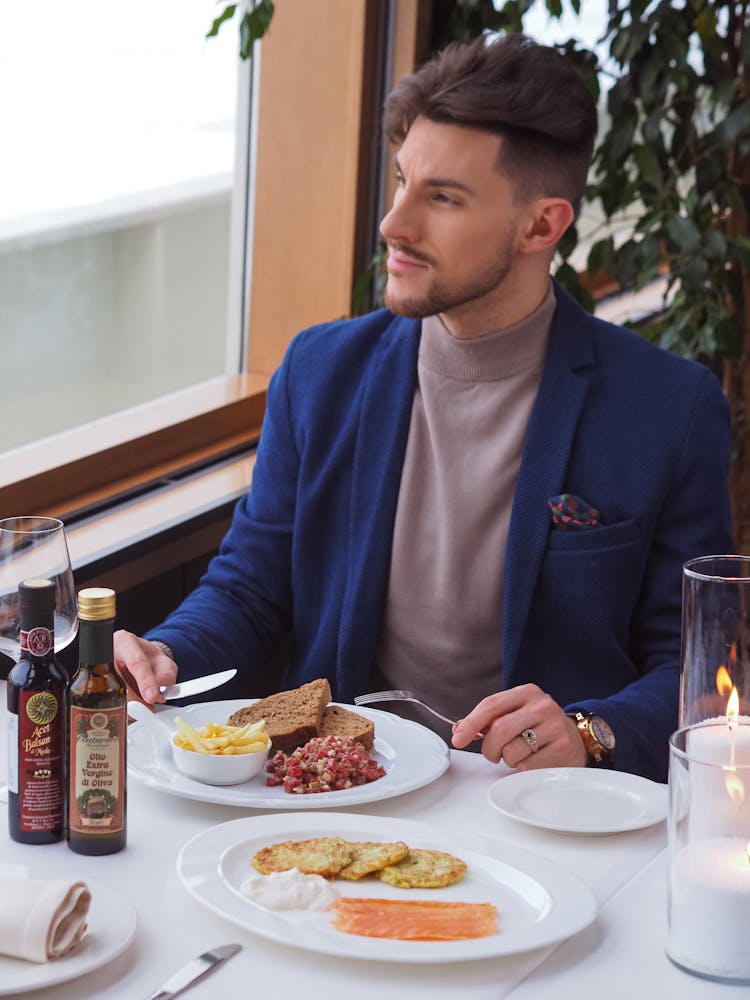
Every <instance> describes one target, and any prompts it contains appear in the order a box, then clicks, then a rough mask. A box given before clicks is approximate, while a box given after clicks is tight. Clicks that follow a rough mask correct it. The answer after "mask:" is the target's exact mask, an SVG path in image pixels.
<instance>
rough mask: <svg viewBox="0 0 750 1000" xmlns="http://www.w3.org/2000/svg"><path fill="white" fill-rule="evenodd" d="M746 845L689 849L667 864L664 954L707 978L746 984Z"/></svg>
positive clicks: (734, 842)
mask: <svg viewBox="0 0 750 1000" xmlns="http://www.w3.org/2000/svg"><path fill="white" fill-rule="evenodd" d="M747 847H748V844H747V841H745V840H742V839H740V838H738V837H717V838H713V839H711V840H699V841H695V842H694V843H691V844H688V845H687V846H686V847H684V848H683V849H682V850H681V851H679V853H678V854H677V856H676V858H675V859H674V861H673V863H672V870H671V878H670V900H669V935H668V939H667V954H668V955H669V957H670V958H671V959H672V960H673V961H674V962H677V963H678V965H681V966H684V967H685V968H687V969H690V970H692V971H693V972H699V973H701V974H703V975H706V976H716V977H719V978H724V979H739V980H744V979H747V980H748V981H750V933H748V921H750V859H748V854H747Z"/></svg>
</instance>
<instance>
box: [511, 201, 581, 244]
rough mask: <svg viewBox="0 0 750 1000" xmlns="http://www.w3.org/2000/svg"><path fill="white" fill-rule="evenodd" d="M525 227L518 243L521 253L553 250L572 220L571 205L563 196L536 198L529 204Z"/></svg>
mask: <svg viewBox="0 0 750 1000" xmlns="http://www.w3.org/2000/svg"><path fill="white" fill-rule="evenodd" d="M528 208H529V214H528V218H527V225H526V229H525V230H524V231H523V234H522V236H521V240H520V243H519V247H518V249H519V251H520V252H521V253H540V252H544V251H545V250H554V248H555V247H556V246H557V244H558V243H559V242H560V240H561V239H562V236H563V233H564V232H565V230H566V229H567V228H568V226H569V225H570V224H571V222H572V221H573V216H574V215H575V213H574V211H573V206H572V205H571V204H570V202H569V201H566V200H565V198H537V199H536V200H535V201H532V202H531V203H530V205H529V207H528Z"/></svg>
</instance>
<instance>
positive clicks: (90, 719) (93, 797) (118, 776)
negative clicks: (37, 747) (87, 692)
mask: <svg viewBox="0 0 750 1000" xmlns="http://www.w3.org/2000/svg"><path fill="white" fill-rule="evenodd" d="M126 738H127V710H126V707H125V706H124V705H123V706H121V707H119V708H96V709H90V708H79V707H78V706H76V705H72V706H71V709H70V801H69V803H68V825H69V827H70V829H71V830H77V831H79V832H80V833H87V834H97V833H115V832H116V831H119V830H122V829H123V826H124V823H125V740H126Z"/></svg>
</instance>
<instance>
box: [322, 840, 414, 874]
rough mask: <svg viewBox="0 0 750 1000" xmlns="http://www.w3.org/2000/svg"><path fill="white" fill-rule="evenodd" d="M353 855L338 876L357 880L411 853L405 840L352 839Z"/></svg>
mask: <svg viewBox="0 0 750 1000" xmlns="http://www.w3.org/2000/svg"><path fill="white" fill-rule="evenodd" d="M349 846H350V847H351V848H352V851H353V857H352V860H351V862H350V863H349V864H348V865H346V866H345V867H344V868H342V869H341V871H340V872H339V873H338V876H337V877H338V878H345V879H348V880H349V881H350V882H356V881H357V879H360V878H362V877H363V876H365V875H370V874H372V872H377V871H380V869H381V868H385V867H386V865H395V864H397V863H398V862H399V861H401V860H403V858H405V857H406V855H407V854H408V853H409V847H408V845H407V844H404V843H403V841H400V840H399V841H396V843H394V844H381V843H378V842H377V841H372V840H360V841H352V842H350V844H349Z"/></svg>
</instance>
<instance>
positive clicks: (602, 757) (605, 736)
mask: <svg viewBox="0 0 750 1000" xmlns="http://www.w3.org/2000/svg"><path fill="white" fill-rule="evenodd" d="M565 714H566V715H567V716H568V718H569V719H572V720H573V722H575V724H576V727H577V729H578V735H579V736H580V737H581V740H582V742H583V746H584V748H585V750H586V754H587V755H588V765H589V766H590V767H606V768H611V767H614V760H615V735H614V733H613V732H612V729H611V728H610V726H609V723H607V722H605V720H604V719H602V718H601V717H600V716H598V715H594V713H593V712H582V711H580V710H579V711H575V712H566V713H565Z"/></svg>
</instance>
